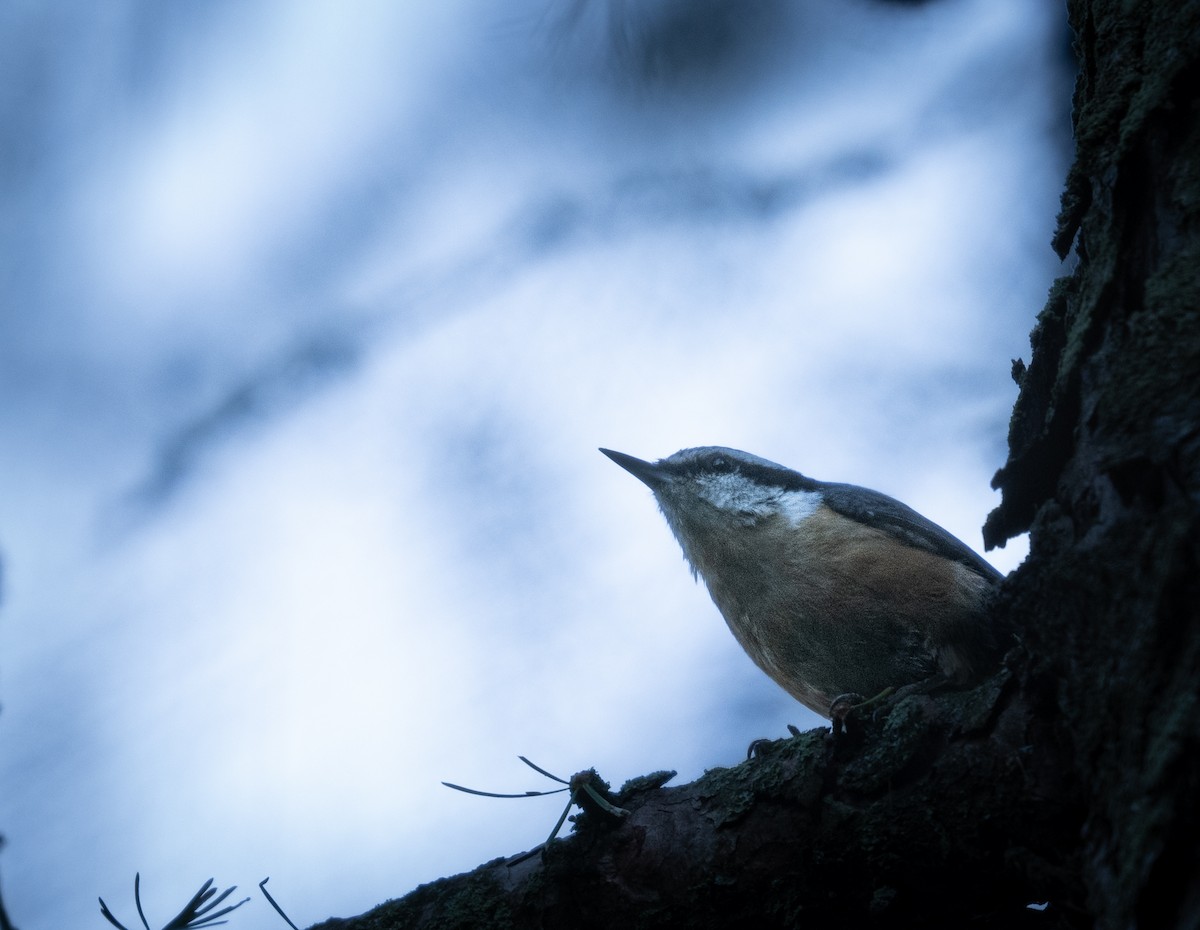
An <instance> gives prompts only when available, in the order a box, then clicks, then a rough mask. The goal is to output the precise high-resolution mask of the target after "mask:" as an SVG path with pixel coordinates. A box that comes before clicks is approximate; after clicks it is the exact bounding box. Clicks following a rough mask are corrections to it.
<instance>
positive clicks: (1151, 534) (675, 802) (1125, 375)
mask: <svg viewBox="0 0 1200 930" xmlns="http://www.w3.org/2000/svg"><path fill="white" fill-rule="evenodd" d="M1069 13H1070V17H1071V22H1072V26H1073V27H1074V29H1075V31H1076V36H1077V48H1078V54H1079V64H1080V73H1079V79H1078V83H1077V86H1076V99H1075V114H1074V120H1075V134H1076V141H1077V148H1078V150H1077V155H1076V160H1075V163H1074V165H1073V166H1072V168H1071V171H1070V175H1069V177H1068V179H1067V184H1066V190H1065V192H1064V195H1063V210H1062V214H1061V217H1060V226H1059V229H1058V231H1057V233H1056V235H1055V240H1054V241H1055V247H1056V248H1057V249H1058V251H1059V253H1060V254H1062V255H1065V254H1067V253H1068V252H1069V251H1070V250H1071V249H1072V247H1074V249H1075V251H1076V253H1077V255H1078V264H1077V266H1076V268H1075V271H1074V273H1073V274H1071V275H1070V276H1069V277H1065V278H1063V279H1061V280H1060V281H1059V282H1058V283H1057V284H1056V285H1055V287H1054V289H1053V290H1052V292H1051V295H1050V299H1049V302H1048V304H1047V306H1046V307H1045V309H1044V310H1043V311H1042V313H1041V315H1040V317H1039V318H1038V322H1037V326H1036V328H1035V329H1034V331H1033V335H1032V343H1033V355H1032V359H1031V362H1030V365H1029V367H1028V369H1027V370H1026V369H1025V368H1024V366H1023V365H1020V364H1018V365H1015V366H1014V374H1016V375H1017V376H1018V379H1019V380H1020V382H1021V393H1020V397H1019V399H1018V401H1017V404H1016V407H1015V410H1014V412H1013V419H1012V424H1011V433H1010V457H1009V461H1008V463H1007V464H1006V465H1005V466H1004V467H1003V468H1002V469H1001V470H1000V471H999V473H998V474H997V476H996V485H997V487H999V488H1000V489H1001V490H1002V491H1003V493H1004V499H1003V504H1002V505H1001V506H1000V507H999V508H997V510H996V511H995V512H994V513H993V514H992V515H991V516H990V517H989V519H988V523H987V527H986V530H985V532H986V538H987V540H988V542H989V544H993V545H994V544H1002V543H1003V542H1004V541H1005V540H1006V539H1008V538H1010V537H1012V536H1013V535H1015V534H1018V533H1021V532H1024V531H1026V530H1029V531H1030V533H1031V552H1030V556H1029V558H1028V560H1027V561H1026V563H1025V564H1024V565H1023V566H1022V567H1021V568H1020V569H1019V570H1018V571H1017V572H1015V573H1014V574H1013V575H1012V576H1011V577H1010V578H1009V579H1008V580H1007V581H1006V582H1005V584H1004V586H1003V589H1002V594H1001V597H1000V599H999V602H998V604H997V606H996V611H997V621H998V622H1004V623H1008V624H1011V625H1012V626H1013V628H1014V629H1016V630H1017V631H1018V645H1017V647H1016V648H1014V649H1013V650H1012V652H1010V654H1009V655H1008V657H1007V659H1006V664H1005V668H1004V669H1003V670H1001V671H1000V672H998V673H997V675H996V676H995V677H993V678H992V679H991V680H989V681H988V682H987V683H986V684H984V685H983V686H981V687H980V688H978V689H976V690H975V691H973V692H965V693H960V694H942V695H933V696H929V695H919V696H913V697H909V698H906V699H904V700H902V701H899V702H897V703H894V704H892V705H890V706H888V707H885V708H884V709H883V710H882V711H880V712H879V713H878V714H877V716H876V717H875V719H873V720H867V721H864V722H863V723H862V725H861V727H860V729H859V730H858V731H857V732H856V733H855V734H854V737H853V738H852V739H847V740H841V741H837V742H835V741H832V740H831V739H830V738H829V737H828V735H827V733H828V731H825V730H815V731H812V732H810V733H806V734H803V735H801V736H799V737H796V738H795V739H792V740H785V741H779V742H777V743H774V744H771V745H769V746H768V747H767V750H766V751H765V752H764V754H763V755H762V756H761V757H760V758H756V759H754V760H752V761H749V762H747V763H745V764H743V765H741V766H738V767H736V768H733V769H720V770H715V771H712V772H710V773H708V774H707V775H705V776H704V777H703V778H701V779H700V780H698V781H696V782H694V783H693V784H690V785H685V786H681V787H673V788H672V787H667V788H652V787H649V788H648V787H641V788H639V787H637V786H634V787H632V788H631V789H630V790H629V791H627V792H625V793H623V794H621V796H620V797H619V798H618V802H619V803H620V804H621V805H622V806H624V807H626V808H628V809H629V810H630V811H631V813H630V815H629V816H628V817H627V818H625V819H623V820H619V821H616V820H614V821H611V822H610V821H609V820H608V819H606V818H605V817H604V816H603V815H597V814H588V815H587V816H586V817H585V818H584V822H583V823H581V824H580V825H579V829H578V830H577V832H576V833H575V835H573V836H571V837H570V838H568V839H566V840H563V841H560V842H556V843H554V844H553V845H552V846H551V847H550V849H549V850H548V851H547V853H546V855H545V856H544V858H543V857H533V858H530V859H527V860H526V861H524V862H521V863H518V864H515V865H508V864H506V863H505V862H504V861H502V860H497V861H496V862H492V863H488V864H487V865H484V866H481V867H480V868H479V869H477V870H476V871H475V872H472V873H470V874H468V875H462V876H458V877H455V878H451V879H444V880H441V881H439V882H434V883H432V884H430V885H426V886H423V887H421V888H419V889H417V890H416V891H414V892H413V893H411V894H410V895H408V896H407V897H405V898H403V899H400V900H398V901H394V902H389V903H387V904H385V905H382V906H381V907H379V908H377V909H376V910H374V911H372V912H370V913H369V914H365V915H363V916H361V917H358V918H354V919H351V920H333V921H329V922H327V923H325V924H322V925H321V926H322V927H324V928H334V927H339V928H354V930H367V928H371V930H384V928H389V930H390V928H401V927H406V928H407V927H526V926H530V927H532V926H538V927H564V928H567V927H572V928H574V927H668V926H687V927H700V928H705V927H713V928H715V927H726V926H735V925H744V926H754V927H796V926H812V927H822V926H832V925H835V924H836V925H837V926H841V927H862V926H878V927H970V926H981V927H993V926H994V927H1014V926H1040V927H1086V926H1092V925H1093V924H1096V923H1098V924H1099V925H1101V926H1104V927H1114V928H1115V927H1122V928H1124V927H1154V928H1159V927H1167V928H1195V927H1198V926H1200V848H1198V847H1200V842H1198V827H1200V823H1198V817H1197V814H1198V808H1200V761H1198V756H1200V616H1198V614H1200V608H1198V606H1197V605H1198V604H1200V558H1198V556H1200V525H1198V519H1197V515H1198V513H1200V306H1198V301H1197V297H1198V291H1200V159H1198V157H1197V153H1198V151H1200V119H1198V115H1200V111H1198V106H1197V98H1196V94H1195V92H1194V90H1192V88H1194V87H1195V86H1200V0H1198V2H1174V3H1173V2H1158V0H1072V2H1071V3H1069ZM1031 902H1049V906H1048V907H1046V908H1045V909H1044V910H1031V909H1028V908H1027V907H1026V905H1027V904H1029V903H1031Z"/></svg>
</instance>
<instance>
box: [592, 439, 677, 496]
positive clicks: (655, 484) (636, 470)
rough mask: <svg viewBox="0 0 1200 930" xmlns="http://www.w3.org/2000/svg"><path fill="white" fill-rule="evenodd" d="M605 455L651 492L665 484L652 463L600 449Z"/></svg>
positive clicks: (661, 473)
mask: <svg viewBox="0 0 1200 930" xmlns="http://www.w3.org/2000/svg"><path fill="white" fill-rule="evenodd" d="M600 451H601V452H603V453H604V454H605V455H607V456H608V457H609V458H610V459H612V460H613V461H614V462H616V463H617V464H618V465H620V466H621V467H622V468H624V469H625V470H626V471H627V472H629V474H631V475H633V477H635V478H637V480H638V481H641V482H642V483H643V484H645V485H647V486H648V487H649V488H650V490H651V491H657V490H658V489H659V488H661V487H662V486H663V484H665V483H666V476H665V475H664V474H663V472H662V469H661V468H660V467H659V466H658V465H655V464H654V463H653V462H643V461H642V460H641V459H637V458H634V457H633V456H632V455H626V454H625V453H624V452H614V451H613V450H612V449H601V450H600Z"/></svg>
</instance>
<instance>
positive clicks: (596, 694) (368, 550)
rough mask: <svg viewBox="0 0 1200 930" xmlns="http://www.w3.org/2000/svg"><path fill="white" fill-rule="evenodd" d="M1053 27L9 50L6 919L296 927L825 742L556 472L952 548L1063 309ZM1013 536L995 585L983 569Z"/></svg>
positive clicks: (146, 9) (1, 869)
mask: <svg viewBox="0 0 1200 930" xmlns="http://www.w3.org/2000/svg"><path fill="white" fill-rule="evenodd" d="M1064 20H1065V13H1064V11H1063V10H1062V9H1061V5H1060V4H1057V3H1047V2H1045V0H1012V2H1009V3H1005V4H995V3H991V2H987V0H934V2H929V3H893V4H888V3H882V2H876V0H787V2H785V0H745V2H744V3H742V4H739V5H737V8H736V11H734V9H733V8H732V6H731V5H730V4H727V3H724V2H720V0H690V2H685V0H648V2H646V3H643V4H632V3H626V2H621V0H578V2H576V0H570V2H568V0H561V2H552V0H514V2H511V3H507V4H504V5H502V6H497V5H495V4H485V3H482V2H479V0H452V2H450V0H448V2H441V3H436V4H435V3H424V4H420V3H416V4H395V3H386V2H370V0H354V2H350V3H332V2H318V0H302V2H290V0H289V2H283V0H245V2H237V3H233V2H221V0H212V2H206V3H187V4H163V3H149V2H144V0H143V2H133V0H113V2H111V3H107V4H87V3H82V2H69V0H58V2H52V3H42V2H33V0H18V2H12V3H7V4H5V5H4V6H3V7H2V8H0V243H2V246H0V560H2V564H3V574H2V581H3V591H2V600H0V701H2V705H3V713H2V714H0V832H2V833H3V834H4V836H5V837H6V839H7V846H6V848H5V850H4V852H3V854H0V883H2V887H3V893H4V899H5V902H6V904H7V906H8V909H9V912H10V916H11V917H12V918H13V920H14V922H15V923H16V924H17V925H18V926H19V927H21V928H22V930H60V928H64V927H84V926H99V925H102V923H101V919H100V917H99V914H98V905H97V903H96V898H97V896H102V897H104V899H105V900H106V901H107V902H108V903H109V905H110V906H111V907H112V908H113V909H114V911H115V912H116V914H117V916H118V918H120V919H123V920H125V922H126V923H129V922H130V921H132V920H135V919H136V918H135V916H134V910H133V902H132V880H133V875H134V873H135V872H140V873H141V876H142V892H143V894H142V900H143V903H144V905H145V907H146V909H147V916H148V917H149V918H150V920H151V922H152V923H153V922H154V921H156V920H157V921H158V923H160V924H161V923H162V922H165V920H166V919H167V918H168V917H170V916H172V915H173V914H174V913H175V912H176V911H177V910H178V908H179V907H180V906H181V905H182V903H183V902H184V901H185V900H186V899H187V898H188V897H189V896H190V895H191V894H192V892H193V891H195V889H196V888H197V887H198V886H199V885H200V883H201V882H202V881H203V880H204V879H206V878H208V877H209V876H213V877H215V878H216V880H217V882H218V884H220V885H222V886H226V885H231V884H237V885H238V886H239V888H240V889H242V890H243V891H246V893H249V892H252V891H253V892H255V896H256V897H255V900H254V901H253V902H252V903H251V904H248V905H246V907H245V908H243V910H242V911H239V912H238V913H237V914H235V915H234V922H233V926H242V925H245V926H267V925H274V924H273V923H272V922H271V921H273V920H275V919H277V918H275V917H274V915H273V914H272V913H271V912H270V911H269V910H267V908H266V905H265V904H264V903H263V902H262V900H261V899H260V898H258V897H257V890H256V889H255V888H254V885H255V884H256V883H257V882H258V881H259V880H261V879H262V878H263V877H265V876H268V875H269V876H271V885H270V886H269V887H270V888H271V890H272V892H273V893H274V894H275V896H276V897H277V898H278V899H279V901H280V903H281V904H282V905H283V906H284V907H285V909H286V910H287V911H288V913H289V916H291V918H292V919H293V920H294V921H296V922H297V923H298V924H300V925H302V926H304V925H307V924H310V923H313V922H315V921H318V920H322V919H324V918H326V917H329V916H350V915H352V914H355V913H359V912H362V911H364V910H367V909H368V908H370V907H371V906H373V905H374V904H376V903H378V902H380V901H383V900H385V899H387V898H391V897H398V896H400V895H401V894H403V893H404V892H406V891H408V890H410V889H411V888H413V887H414V886H415V885H417V884H418V883H420V882H424V881H429V880H432V879H434V878H436V877H438V876H441V875H445V874H452V873H456V872H461V871H465V870H469V869H471V868H473V867H474V866H475V865H477V864H479V863H481V862H483V861H486V860H489V859H492V858H495V857H497V856H503V855H509V854H513V853H516V852H519V851H521V850H524V849H528V848H530V847H532V846H534V845H536V844H537V843H539V842H541V840H542V839H544V838H545V835H546V834H547V833H548V832H549V830H550V827H551V826H552V825H553V823H554V821H555V820H556V818H557V816H558V814H559V812H560V810H561V803H562V800H561V797H555V798H547V799H540V800H519V801H500V800H490V799H484V798H478V797H471V796H467V795H463V794H459V793H456V792H452V791H449V790H447V789H446V788H444V787H442V785H441V784H440V783H441V782H442V781H443V780H447V781H453V782H456V783H459V784H464V785H469V786H472V787H477V788H483V789H488V790H493V791H524V790H530V789H533V790H536V789H543V788H548V787H552V785H551V784H550V783H549V782H547V781H545V780H544V779H542V778H541V777H540V776H538V775H537V774H536V773H535V772H533V771H531V770H529V769H527V768H526V767H525V766H524V765H522V764H521V763H520V762H519V761H518V759H517V756H518V754H522V755H526V756H528V757H529V758H531V759H532V760H533V761H535V762H537V763H538V764H539V765H541V766H543V767H544V768H546V769H548V770H550V771H552V772H555V773H557V774H559V775H560V776H562V777H567V776H569V775H570V774H571V773H573V772H575V771H578V770H581V769H585V768H588V767H590V766H595V767H596V768H597V769H598V770H599V772H600V774H601V775H603V776H604V777H605V778H607V779H608V780H609V781H610V782H612V783H613V784H614V785H619V784H620V783H621V782H623V781H624V780H625V779H627V778H630V777H633V776H636V775H639V774H643V773H646V772H650V771H655V770H659V769H676V770H678V772H679V775H678V777H677V782H683V781H686V780H690V779H692V778H694V777H696V776H697V775H699V774H700V773H702V772H703V771H704V770H706V769H708V768H712V767H716V766H728V765H734V764H736V763H737V762H738V761H740V760H741V759H742V758H743V757H744V754H745V749H746V746H747V744H748V743H749V742H750V741H751V740H752V739H755V738H758V737H764V736H770V737H777V736H783V735H785V734H786V727H787V725H788V724H789V723H791V724H796V725H798V726H801V727H804V728H807V727H811V726H817V725H819V724H820V723H821V720H820V719H819V718H818V717H816V716H815V715H813V714H811V713H810V712H808V711H807V710H805V709H804V708H803V707H801V706H800V705H799V704H797V703H796V702H795V701H793V700H792V699H791V698H790V697H788V696H787V695H786V694H785V693H784V692H783V691H781V690H780V689H779V688H778V687H777V686H776V685H775V684H774V683H772V682H771V681H770V680H769V679H768V678H766V676H764V675H763V674H762V673H761V672H759V671H758V670H757V669H756V668H755V667H754V666H753V664H752V663H751V662H750V660H749V659H748V658H747V657H746V656H745V655H744V654H743V653H742V652H741V651H740V649H739V647H738V646H737V644H736V642H735V641H734V639H733V637H732V636H731V635H730V634H729V632H728V630H727V629H726V627H725V625H724V623H723V621H722V620H721V617H720V615H719V614H718V613H717V611H716V608H715V607H714V606H713V605H712V603H711V601H710V600H709V598H708V595H707V593H706V592H705V590H704V588H703V587H702V586H701V585H698V584H696V583H695V582H694V581H693V580H692V578H691V577H690V575H689V572H688V571H687V567H686V565H685V564H684V563H683V561H682V558H681V554H680V552H679V549H678V546H677V545H676V543H675V541H674V540H673V539H672V537H671V535H670V532H669V530H668V529H667V527H666V525H665V524H664V522H663V521H662V518H661V516H660V515H659V514H658V513H657V511H656V507H655V505H654V502H653V499H652V497H651V496H650V494H649V492H648V491H647V489H646V488H644V487H643V486H642V485H640V484H639V483H638V482H637V481H636V480H634V479H633V478H632V477H631V476H629V475H628V474H626V473H625V472H623V471H621V470H620V469H619V468H617V467H615V466H614V465H613V464H612V463H611V462H609V461H608V460H607V459H606V458H605V457H604V456H602V455H601V454H600V453H599V452H598V451H597V447H599V446H604V447H608V448H613V449H617V450H620V451H624V452H628V453H630V454H633V455H637V456H639V457H642V458H647V459H656V458H659V457H663V456H667V455H669V454H671V453H672V452H674V451H676V450H677V449H679V448H683V447H688V446H696V445H726V446H732V447H736V448H742V449H745V450H747V451H749V452H752V453H754V454H757V455H760V456H764V457H766V458H769V459H772V460H774V461H777V462H781V463H784V464H786V465H789V466H791V467H794V468H796V469H798V470H800V471H803V472H804V473H805V474H808V475H810V476H812V477H815V478H819V479H823V480H833V481H846V482H851V483H855V484H861V485H865V486H868V487H872V488H876V489H878V490H881V491H884V492H886V493H888V494H891V495H893V496H895V497H898V498H900V499H901V500H903V501H905V502H906V503H908V504H909V505H911V506H913V507H915V508H916V509H917V510H919V511H921V512H922V513H924V514H925V515H926V516H928V517H930V518H931V519H933V520H935V521H936V522H938V523H940V524H942V525H943V526H945V527H946V528H948V529H949V530H950V531H951V532H953V533H954V534H955V535H957V536H959V537H960V538H962V539H963V540H965V541H966V542H968V543H969V544H970V545H972V546H973V547H975V548H976V549H981V547H982V543H981V534H980V526H981V525H982V523H983V520H984V518H985V516H986V515H987V513H988V511H989V510H990V509H991V508H992V507H994V506H995V505H996V504H997V503H998V500H999V499H998V495H996V494H995V493H994V492H993V491H991V490H990V488H989V482H990V480H991V477H992V475H993V473H994V472H995V470H996V469H997V468H998V467H999V466H1000V465H1001V464H1003V462H1004V459H1005V454H1006V434H1007V423H1008V416H1009V411H1010V409H1011V405H1012V403H1013V400H1014V399H1015V397H1016V387H1015V385H1014V384H1013V383H1012V381H1011V377H1010V360H1011V359H1013V358H1016V357H1024V358H1026V359H1028V355H1029V344H1028V332H1029V330H1030V328H1031V327H1032V325H1033V322H1034V318H1035V316H1036V314H1037V313H1038V311H1039V310H1040V308H1041V306H1042V304H1043V302H1044V299H1045V294H1046V290H1047V288H1048V286H1049V284H1050V282H1051V281H1052V280H1053V278H1054V277H1055V276H1056V275H1058V274H1061V273H1063V269H1062V267H1061V266H1060V265H1059V264H1058V262H1057V260H1056V259H1055V258H1054V256H1053V254H1052V252H1051V250H1050V247H1049V237H1050V235H1051V232H1052V230H1053V224H1054V215H1055V211H1056V209H1057V203H1058V194H1059V190H1060V188H1061V181H1062V177H1063V174H1064V172H1065V167H1066V163H1067V159H1068V158H1069V154H1070V137H1069V105H1070V88H1071V80H1072V66H1071V63H1070V58H1069V51H1068V41H1069V38H1068V35H1067V32H1066V26H1065V21H1064ZM1024 551H1025V548H1024V545H1023V541H1022V540H1016V541H1013V542H1010V543H1009V545H1008V547H1007V548H1006V549H1002V550H995V551H993V552H990V553H988V554H987V557H988V559H989V560H990V561H992V563H993V564H995V565H996V566H997V567H998V568H1000V569H1002V570H1003V571H1010V570H1012V569H1013V568H1015V567H1016V566H1017V565H1018V564H1019V562H1020V560H1021V558H1022V556H1023V554H1024Z"/></svg>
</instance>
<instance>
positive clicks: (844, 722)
mask: <svg viewBox="0 0 1200 930" xmlns="http://www.w3.org/2000/svg"><path fill="white" fill-rule="evenodd" d="M895 690H896V689H895V688H884V689H883V690H882V691H880V692H879V693H878V694H877V695H875V697H873V698H867V699H864V698H863V696H862V695H861V694H856V693H854V692H853V691H852V692H850V693H848V694H839V695H838V696H837V697H835V698H834V699H833V703H832V704H830V705H829V719H830V720H831V721H832V722H833V735H834V736H841V735H842V734H843V733H845V732H847V731H848V729H849V723H848V720H849V718H850V716H851V715H852V714H855V713H858V712H859V711H861V710H863V709H864V708H866V707H870V706H871V705H873V704H878V703H879V702H880V701H882V700H883V699H884V698H886V697H890V696H891V694H892V693H893V692H894V691H895Z"/></svg>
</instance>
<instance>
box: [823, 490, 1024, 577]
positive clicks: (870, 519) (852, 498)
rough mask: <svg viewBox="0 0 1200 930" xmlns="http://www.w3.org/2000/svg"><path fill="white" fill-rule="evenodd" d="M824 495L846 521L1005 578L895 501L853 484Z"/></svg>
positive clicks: (937, 527) (955, 538)
mask: <svg viewBox="0 0 1200 930" xmlns="http://www.w3.org/2000/svg"><path fill="white" fill-rule="evenodd" d="M821 491H822V494H823V495H824V499H825V504H826V505H827V506H828V507H829V508H830V509H831V510H834V511H836V512H837V513H840V514H841V515H842V516H843V517H849V518H850V519H851V520H855V521H857V522H859V523H863V524H866V525H867V526H872V527H875V528H876V529H879V530H883V531H884V532H885V533H890V534H891V535H892V536H894V537H895V538H896V539H898V540H900V541H901V542H902V543H904V544H905V545H908V546H912V547H913V548H914V549H924V550H925V551H926V552H932V553H933V554H934V555H940V556H942V557H943V558H946V559H951V560H953V561H955V562H959V563H961V564H963V565H965V566H966V567H967V568H969V569H971V570H972V571H974V572H976V573H977V574H979V575H980V576H981V577H983V578H987V579H989V580H992V581H999V580H1000V579H1001V578H1003V577H1004V576H1003V575H1001V574H1000V572H998V571H997V570H996V569H995V568H994V567H993V566H992V565H991V564H990V563H988V562H987V561H985V560H984V559H983V557H982V556H980V555H979V554H978V553H977V552H976V551H975V550H974V549H972V548H971V547H970V546H968V545H967V544H966V543H964V542H963V541H962V540H960V539H958V538H957V537H955V536H952V535H950V534H949V533H947V532H946V531H945V530H944V529H942V528H941V527H940V526H938V525H937V524H936V523H934V522H933V521H932V520H928V519H926V518H925V517H923V516H921V515H920V514H919V513H917V512H916V511H915V510H913V509H912V508H911V507H908V506H906V505H905V504H902V503H900V501H898V500H896V499H895V498H893V497H888V496H887V495H886V494H880V493H879V492H878V491H872V490H870V489H869V488H860V487H858V486H856V485H853V484H822V486H821Z"/></svg>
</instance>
